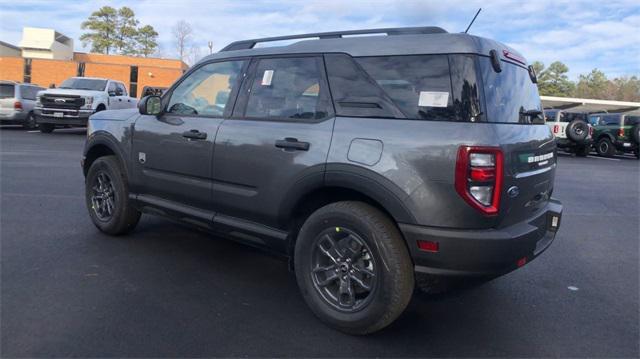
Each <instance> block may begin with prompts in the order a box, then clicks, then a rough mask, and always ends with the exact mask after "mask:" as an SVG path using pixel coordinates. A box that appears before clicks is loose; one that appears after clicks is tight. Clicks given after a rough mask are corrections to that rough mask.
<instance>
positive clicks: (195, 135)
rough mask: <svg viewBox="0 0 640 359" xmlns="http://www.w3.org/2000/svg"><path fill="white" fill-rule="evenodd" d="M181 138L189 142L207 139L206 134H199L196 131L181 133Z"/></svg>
mask: <svg viewBox="0 0 640 359" xmlns="http://www.w3.org/2000/svg"><path fill="white" fill-rule="evenodd" d="M182 137H184V138H187V139H190V140H206V139H207V133H206V132H200V131H198V130H190V131H184V132H183V133H182Z"/></svg>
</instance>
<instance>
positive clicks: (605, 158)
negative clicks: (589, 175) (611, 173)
mask: <svg viewBox="0 0 640 359" xmlns="http://www.w3.org/2000/svg"><path fill="white" fill-rule="evenodd" d="M587 157H589V158H597V159H599V160H608V161H620V159H618V158H607V157H598V156H591V155H589V156H587Z"/></svg>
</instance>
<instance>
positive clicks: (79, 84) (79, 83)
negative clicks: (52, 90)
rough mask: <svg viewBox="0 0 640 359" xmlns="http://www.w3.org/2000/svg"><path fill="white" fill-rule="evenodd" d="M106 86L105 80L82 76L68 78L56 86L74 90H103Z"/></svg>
mask: <svg viewBox="0 0 640 359" xmlns="http://www.w3.org/2000/svg"><path fill="white" fill-rule="evenodd" d="M105 86H107V80H92V79H84V78H70V79H66V80H64V81H62V83H61V84H60V86H59V87H58V88H61V89H76V90H92V91H104V88H105Z"/></svg>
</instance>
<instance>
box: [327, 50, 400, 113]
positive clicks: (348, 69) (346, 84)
mask: <svg viewBox="0 0 640 359" xmlns="http://www.w3.org/2000/svg"><path fill="white" fill-rule="evenodd" d="M325 64H326V66H327V76H328V78H329V86H330V87H331V95H332V96H333V101H334V103H335V106H336V114H337V115H338V116H351V117H391V118H393V117H404V116H403V115H402V113H400V112H398V111H397V110H396V109H395V105H394V104H393V102H392V101H391V99H389V98H388V96H386V95H385V93H384V91H382V89H380V88H379V87H378V86H377V84H376V82H375V81H374V80H373V79H371V77H369V76H368V75H367V74H366V73H365V72H364V71H363V70H362V69H361V68H360V67H359V66H358V64H356V63H355V62H354V60H353V58H352V57H351V56H349V55H345V54H329V55H325ZM396 115H397V116H396Z"/></svg>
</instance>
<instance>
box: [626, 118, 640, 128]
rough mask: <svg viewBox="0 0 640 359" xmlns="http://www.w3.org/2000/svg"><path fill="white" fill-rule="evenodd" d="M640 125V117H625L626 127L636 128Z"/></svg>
mask: <svg viewBox="0 0 640 359" xmlns="http://www.w3.org/2000/svg"><path fill="white" fill-rule="evenodd" d="M637 124H640V116H625V117H624V125H625V126H635V125H637Z"/></svg>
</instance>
